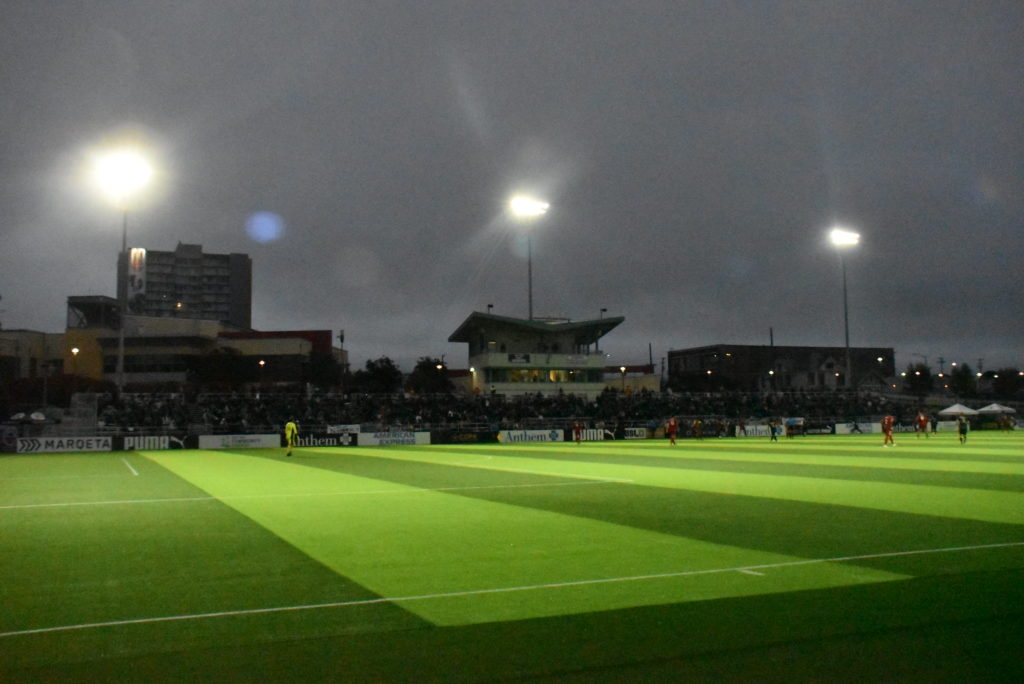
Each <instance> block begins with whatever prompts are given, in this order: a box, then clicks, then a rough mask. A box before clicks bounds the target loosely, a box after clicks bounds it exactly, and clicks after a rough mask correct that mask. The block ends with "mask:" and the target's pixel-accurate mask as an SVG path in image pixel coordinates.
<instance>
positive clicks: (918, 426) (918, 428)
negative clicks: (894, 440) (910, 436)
mask: <svg viewBox="0 0 1024 684" xmlns="http://www.w3.org/2000/svg"><path fill="white" fill-rule="evenodd" d="M914 420H915V422H914V432H916V433H917V438H918V439H921V433H922V432H923V433H924V436H925V438H926V439H927V437H928V416H926V415H924V412H923V411H919V412H918V414H917V418H915V419H914Z"/></svg>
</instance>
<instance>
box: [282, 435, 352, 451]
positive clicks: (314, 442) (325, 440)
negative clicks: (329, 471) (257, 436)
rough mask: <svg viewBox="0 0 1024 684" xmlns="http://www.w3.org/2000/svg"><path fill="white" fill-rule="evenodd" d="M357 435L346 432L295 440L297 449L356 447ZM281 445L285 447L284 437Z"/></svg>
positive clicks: (303, 436) (300, 437) (306, 436)
mask: <svg viewBox="0 0 1024 684" xmlns="http://www.w3.org/2000/svg"><path fill="white" fill-rule="evenodd" d="M356 438H357V435H354V434H352V433H351V432H345V433H343V434H312V435H302V434H300V435H299V436H298V437H296V438H295V446H297V447H339V446H355V445H356V441H357V439H356ZM281 445H282V446H284V437H282V438H281Z"/></svg>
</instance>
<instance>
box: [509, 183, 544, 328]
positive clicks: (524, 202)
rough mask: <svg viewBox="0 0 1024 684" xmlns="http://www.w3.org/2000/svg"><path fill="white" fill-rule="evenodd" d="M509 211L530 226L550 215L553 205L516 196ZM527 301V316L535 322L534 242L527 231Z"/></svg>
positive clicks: (510, 204) (510, 201) (510, 202)
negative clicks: (530, 223)
mask: <svg viewBox="0 0 1024 684" xmlns="http://www.w3.org/2000/svg"><path fill="white" fill-rule="evenodd" d="M508 207H509V211H511V212H512V216H514V217H515V218H516V219H517V220H518V221H519V222H520V223H522V224H524V225H525V224H528V223H529V222H530V221H532V220H533V219H535V218H537V217H539V216H543V215H544V214H546V213H548V209H550V208H551V205H550V204H548V203H547V202H544V201H543V200H538V199H534V198H533V197H527V196H526V195H516V196H515V197H513V198H512V199H511V200H509V203H508ZM526 288H527V290H526V298H527V299H526V300H527V316H528V318H529V320H531V321H532V320H533V240H532V239H531V237H530V231H529V230H527V231H526Z"/></svg>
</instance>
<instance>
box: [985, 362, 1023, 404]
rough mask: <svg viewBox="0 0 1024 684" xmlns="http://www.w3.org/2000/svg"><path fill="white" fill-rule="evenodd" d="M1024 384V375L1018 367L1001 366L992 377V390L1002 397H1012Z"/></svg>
mask: <svg viewBox="0 0 1024 684" xmlns="http://www.w3.org/2000/svg"><path fill="white" fill-rule="evenodd" d="M1022 386H1024V377H1021V374H1020V371H1019V370H1017V369H1016V368H1000V369H999V370H997V371H996V372H995V374H994V375H993V377H992V391H993V392H995V394H996V396H997V397H999V398H1000V399H1012V398H1013V397H1014V395H1016V394H1017V392H1019V391H1020V389H1021V387H1022Z"/></svg>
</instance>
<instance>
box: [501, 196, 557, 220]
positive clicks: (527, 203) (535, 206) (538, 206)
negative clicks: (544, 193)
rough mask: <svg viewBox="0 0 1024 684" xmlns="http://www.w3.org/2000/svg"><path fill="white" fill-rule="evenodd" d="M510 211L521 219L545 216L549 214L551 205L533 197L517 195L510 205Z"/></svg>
mask: <svg viewBox="0 0 1024 684" xmlns="http://www.w3.org/2000/svg"><path fill="white" fill-rule="evenodd" d="M508 207H509V209H511V210H512V214H513V215H514V216H517V217H519V218H530V217H533V216H543V215H544V214H546V213H548V209H550V208H551V205H550V204H548V203H547V202H544V201H542V200H538V199H534V198H533V197H527V196H526V195H516V196H515V197H513V198H512V199H511V200H509V203H508Z"/></svg>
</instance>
